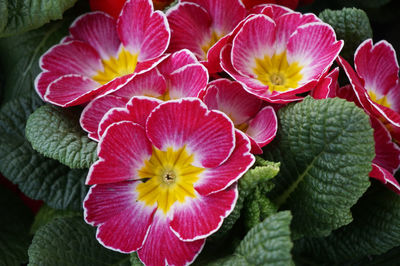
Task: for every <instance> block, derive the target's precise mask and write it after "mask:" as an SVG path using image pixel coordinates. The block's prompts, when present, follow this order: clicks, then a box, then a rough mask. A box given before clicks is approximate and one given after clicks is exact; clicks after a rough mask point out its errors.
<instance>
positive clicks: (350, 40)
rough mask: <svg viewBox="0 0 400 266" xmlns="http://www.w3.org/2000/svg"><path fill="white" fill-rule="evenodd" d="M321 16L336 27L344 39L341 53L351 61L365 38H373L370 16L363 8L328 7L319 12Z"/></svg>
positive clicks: (340, 37) (339, 37)
mask: <svg viewBox="0 0 400 266" xmlns="http://www.w3.org/2000/svg"><path fill="white" fill-rule="evenodd" d="M319 17H320V18H321V19H322V20H323V21H324V22H326V23H328V24H330V25H331V26H332V27H333V28H334V29H335V32H336V35H337V38H338V39H342V40H344V47H343V50H342V52H341V55H342V56H343V57H344V58H346V59H347V60H349V61H353V55H354V52H355V51H356V49H357V47H358V46H359V45H360V44H361V43H362V42H363V41H364V40H366V39H368V38H372V28H371V25H370V23H369V19H368V16H367V14H366V13H365V12H364V11H363V10H361V9H357V8H343V9H342V10H330V9H326V10H324V11H322V12H321V13H320V14H319Z"/></svg>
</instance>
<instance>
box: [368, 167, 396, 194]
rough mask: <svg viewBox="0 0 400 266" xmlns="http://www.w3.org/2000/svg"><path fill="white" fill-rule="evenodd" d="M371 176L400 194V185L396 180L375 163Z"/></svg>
mask: <svg viewBox="0 0 400 266" xmlns="http://www.w3.org/2000/svg"><path fill="white" fill-rule="evenodd" d="M369 176H370V177H372V178H375V179H377V180H379V181H380V182H381V183H382V184H384V185H385V186H386V187H388V188H389V189H391V190H392V191H394V192H396V193H397V194H400V185H399V183H398V182H397V180H396V178H394V176H393V175H392V174H391V173H390V172H389V171H388V170H386V169H385V168H383V167H381V166H379V165H377V164H375V163H373V164H372V170H371V172H370V173H369Z"/></svg>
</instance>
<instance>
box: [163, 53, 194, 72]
mask: <svg viewBox="0 0 400 266" xmlns="http://www.w3.org/2000/svg"><path fill="white" fill-rule="evenodd" d="M190 64H199V61H198V60H197V59H196V57H195V55H194V54H193V53H192V52H190V51H189V50H188V49H182V50H179V51H178V52H175V53H172V54H171V55H169V56H168V58H167V59H165V60H164V61H163V62H162V63H160V64H159V65H158V66H157V68H158V70H159V71H160V73H161V74H162V75H164V76H165V75H169V74H171V73H172V72H174V71H175V70H178V69H179V68H181V67H184V66H186V65H190Z"/></svg>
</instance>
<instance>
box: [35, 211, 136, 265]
mask: <svg viewBox="0 0 400 266" xmlns="http://www.w3.org/2000/svg"><path fill="white" fill-rule="evenodd" d="M95 231H96V229H95V228H94V227H92V226H90V225H87V224H86V223H85V222H84V221H83V219H82V218H81V217H64V218H57V219H54V220H53V221H51V222H49V223H48V224H46V225H44V226H42V227H41V228H40V229H39V230H38V231H37V233H36V234H35V236H34V237H33V240H32V244H31V246H30V247H29V250H28V255H29V265H30V266H36V265H38V266H39V265H40V266H47V265H48V266H54V265H57V266H63V265H65V266H70V265H88V266H89V265H93V266H95V265H104V266H106V265H110V266H111V265H113V266H117V265H119V266H130V262H129V257H130V256H129V255H126V254H121V253H117V252H114V251H111V250H107V249H106V248H104V247H103V246H102V245H100V243H99V242H97V240H96V237H95Z"/></svg>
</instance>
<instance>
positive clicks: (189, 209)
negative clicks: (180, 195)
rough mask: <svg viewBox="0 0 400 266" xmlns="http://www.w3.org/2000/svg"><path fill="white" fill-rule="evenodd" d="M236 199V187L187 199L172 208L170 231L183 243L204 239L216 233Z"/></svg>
mask: <svg viewBox="0 0 400 266" xmlns="http://www.w3.org/2000/svg"><path fill="white" fill-rule="evenodd" d="M237 197H238V191H237V188H236V185H234V186H233V187H232V188H229V189H226V190H223V191H220V192H217V193H213V194H211V195H208V196H198V197H196V198H194V199H188V200H187V201H186V202H185V203H184V204H178V205H175V206H174V214H173V217H172V220H171V222H170V224H169V225H170V227H171V230H172V231H173V232H174V233H175V234H176V235H177V236H178V237H179V239H181V240H184V241H194V240H198V239H202V238H205V237H207V236H209V235H211V234H213V233H214V232H216V231H217V230H218V229H219V228H220V227H221V225H222V222H223V220H224V218H225V217H227V216H228V215H229V214H230V213H231V212H232V210H233V208H234V207H235V204H236V200H237Z"/></svg>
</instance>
